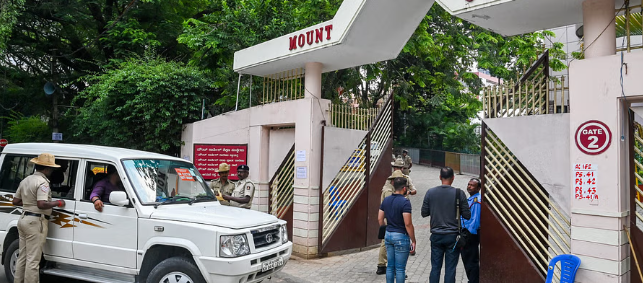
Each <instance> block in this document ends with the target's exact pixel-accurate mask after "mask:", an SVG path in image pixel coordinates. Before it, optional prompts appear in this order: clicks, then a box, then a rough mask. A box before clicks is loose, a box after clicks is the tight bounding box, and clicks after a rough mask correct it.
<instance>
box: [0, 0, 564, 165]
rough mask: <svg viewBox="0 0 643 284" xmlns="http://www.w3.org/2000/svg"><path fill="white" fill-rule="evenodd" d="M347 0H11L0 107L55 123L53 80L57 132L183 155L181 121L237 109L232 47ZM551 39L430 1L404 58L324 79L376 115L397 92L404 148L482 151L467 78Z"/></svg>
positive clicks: (0, 57)
mask: <svg viewBox="0 0 643 284" xmlns="http://www.w3.org/2000/svg"><path fill="white" fill-rule="evenodd" d="M342 2H343V1H342V0H165V1H159V0H65V1H52V0H44V1H42V0H6V1H2V4H0V83H1V84H0V85H1V86H2V88H1V89H0V107H3V109H6V108H12V107H15V110H17V111H18V112H20V113H22V114H24V115H25V116H32V115H37V116H51V111H50V110H51V109H52V105H51V103H52V100H51V99H50V98H47V97H45V96H44V95H43V94H42V86H43V84H44V83H45V82H47V81H53V82H56V83H57V85H58V87H59V89H58V91H57V92H56V95H57V97H58V103H59V104H60V105H61V107H63V106H67V107H68V109H69V111H68V112H67V113H66V114H65V116H63V117H62V118H61V121H60V125H59V126H60V127H61V128H62V129H61V131H62V132H65V133H69V131H73V132H74V135H73V137H70V136H69V135H67V136H65V137H70V138H71V139H67V138H66V141H68V142H69V141H71V142H82V143H97V144H104V145H116V146H125V147H129V148H137V149H145V150H151V151H157V152H165V153H176V151H178V150H177V149H178V146H179V145H180V143H181V141H180V127H178V126H179V125H180V123H185V122H189V121H193V120H194V119H196V118H197V116H196V115H197V114H199V115H200V109H199V108H200V105H201V103H202V99H205V101H206V106H207V109H208V111H209V113H210V114H211V115H217V114H220V113H224V112H227V111H231V110H234V107H235V103H236V93H237V80H238V78H239V77H238V76H239V75H238V74H236V73H234V71H233V69H232V67H233V60H234V53H235V52H236V51H238V50H241V49H244V48H247V47H250V46H253V45H256V44H259V43H261V42H264V41H267V40H270V39H273V38H277V37H279V36H282V35H284V34H288V33H290V32H294V31H297V30H299V29H302V28H305V27H308V26H311V25H313V24H317V23H320V22H323V21H327V20H329V19H332V17H333V16H334V14H335V13H336V11H337V9H338V8H339V6H340V5H341V3H342ZM550 36H552V35H551V33H550V32H548V31H543V32H539V33H532V34H526V35H521V36H515V37H502V36H500V35H497V34H494V33H492V32H489V31H486V30H483V29H481V28H479V27H477V26H475V25H472V24H470V23H468V22H465V21H462V20H460V19H458V18H455V17H452V16H451V15H450V14H448V13H447V12H446V11H445V10H443V9H442V8H441V7H440V6H439V5H433V8H432V9H431V11H430V12H429V13H428V14H427V16H426V17H425V19H424V20H423V21H422V22H421V24H420V25H419V26H418V28H417V30H416V32H415V33H414V35H413V36H412V37H411V39H410V40H409V42H408V43H407V44H406V46H405V47H404V49H403V50H402V52H401V54H400V55H399V57H398V58H396V59H394V60H389V61H386V62H379V63H375V64H368V65H364V66H358V67H354V68H349V69H345V70H339V71H336V72H330V73H326V74H324V75H323V89H322V91H323V97H324V98H326V99H330V100H332V101H334V102H335V103H340V102H341V97H340V96H339V94H338V92H337V89H338V88H340V87H341V89H343V90H344V95H346V96H349V97H350V98H351V101H352V102H357V103H359V104H360V107H371V106H374V105H375V104H376V103H377V102H378V100H380V99H382V98H384V97H386V96H387V95H389V94H391V93H393V94H395V100H396V111H395V113H394V115H395V121H396V126H395V129H394V135H395V138H396V140H397V141H398V143H399V144H403V145H407V146H417V147H431V148H435V149H445V150H452V151H469V152H475V151H476V147H477V144H478V143H477V140H476V139H477V138H476V136H475V133H474V129H475V125H472V124H471V118H474V117H475V116H476V113H477V112H478V111H479V110H480V108H481V103H480V101H479V100H478V98H477V96H478V94H479V93H480V90H481V88H482V84H481V82H480V80H479V78H478V77H477V76H475V74H473V73H472V72H471V71H472V70H475V69H477V68H483V69H487V70H489V71H490V72H491V74H492V75H494V76H497V77H500V78H504V79H507V78H515V77H516V74H517V72H520V71H521V70H522V69H524V68H526V67H527V66H528V65H529V63H530V62H531V61H534V60H535V59H536V56H537V50H539V49H541V46H542V44H543V43H544V41H545V39H546V37H550ZM561 47H562V45H556V44H555V45H554V48H553V49H552V50H550V53H551V54H552V56H553V57H554V58H559V57H562V56H564V52H563V51H562V49H561ZM143 55H144V56H143ZM141 56H143V58H140V57H141ZM551 66H552V67H553V68H554V69H555V70H556V69H561V68H564V65H562V63H561V62H560V61H557V60H552V61H551ZM177 70H180V71H181V72H179V71H177ZM259 80H260V79H259V78H255V81H254V82H255V84H251V83H250V80H248V78H247V77H246V78H244V80H242V85H241V97H240V101H239V106H241V107H242V108H243V107H246V106H248V105H249V102H248V100H250V98H249V93H250V86H251V85H252V93H253V94H255V95H258V94H260V90H261V87H260V84H257V83H258V82H259ZM167 113H169V114H170V115H168V114H167ZM170 117H171V118H170ZM179 122H180V123H179ZM0 125H1V124H0ZM120 134H123V136H122V137H119V135H120Z"/></svg>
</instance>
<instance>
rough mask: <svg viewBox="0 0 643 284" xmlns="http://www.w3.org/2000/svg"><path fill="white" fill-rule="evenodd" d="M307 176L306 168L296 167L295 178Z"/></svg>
mask: <svg viewBox="0 0 643 284" xmlns="http://www.w3.org/2000/svg"><path fill="white" fill-rule="evenodd" d="M307 177H308V168H306V167H297V178H307Z"/></svg>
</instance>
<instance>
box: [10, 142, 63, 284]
mask: <svg viewBox="0 0 643 284" xmlns="http://www.w3.org/2000/svg"><path fill="white" fill-rule="evenodd" d="M55 161H56V159H55V158H54V155H52V154H48V153H42V154H40V156H38V158H33V159H31V162H32V163H34V164H36V172H35V173H34V174H32V175H30V176H28V177H26V178H25V179H23V180H22V181H21V182H20V185H19V186H18V190H17V191H16V194H15V196H14V198H13V201H12V203H13V205H14V206H22V209H23V210H22V215H21V216H20V219H19V220H18V234H19V245H20V251H19V256H18V261H17V263H16V274H15V276H14V283H24V282H26V283H38V282H40V257H41V256H42V248H43V246H44V245H45V241H46V240H47V232H48V231H49V223H48V222H49V218H50V216H51V212H52V210H51V209H52V208H54V207H56V206H57V207H63V206H65V201H64V200H56V201H51V189H50V188H49V177H51V174H52V173H53V172H54V169H55V168H59V167H60V166H59V165H56V163H55Z"/></svg>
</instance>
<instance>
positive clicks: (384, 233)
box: [377, 225, 386, 240]
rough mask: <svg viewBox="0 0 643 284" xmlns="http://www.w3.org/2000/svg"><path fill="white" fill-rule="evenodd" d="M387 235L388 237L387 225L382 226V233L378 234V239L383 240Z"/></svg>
mask: <svg viewBox="0 0 643 284" xmlns="http://www.w3.org/2000/svg"><path fill="white" fill-rule="evenodd" d="M385 235H386V225H382V226H380V231H379V232H377V238H378V239H380V240H383V239H384V236H385Z"/></svg>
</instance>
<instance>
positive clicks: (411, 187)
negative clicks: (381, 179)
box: [380, 175, 415, 203]
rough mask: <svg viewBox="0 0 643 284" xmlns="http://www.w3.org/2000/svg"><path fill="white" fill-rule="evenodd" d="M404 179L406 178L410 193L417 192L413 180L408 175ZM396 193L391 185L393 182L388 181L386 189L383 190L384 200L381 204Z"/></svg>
mask: <svg viewBox="0 0 643 284" xmlns="http://www.w3.org/2000/svg"><path fill="white" fill-rule="evenodd" d="M404 178H406V186H407V187H408V189H409V191H413V190H415V186H414V185H413V181H412V180H411V178H410V177H409V176H407V175H404ZM394 191H395V188H394V187H393V185H392V184H391V181H390V180H386V184H384V187H383V188H382V198H381V200H380V203H382V201H384V198H387V197H389V196H391V195H392V194H393V192H394ZM405 197H406V199H409V195H406V196H405Z"/></svg>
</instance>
